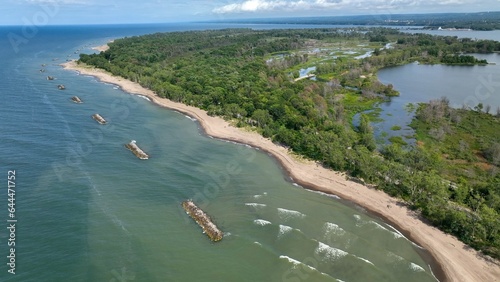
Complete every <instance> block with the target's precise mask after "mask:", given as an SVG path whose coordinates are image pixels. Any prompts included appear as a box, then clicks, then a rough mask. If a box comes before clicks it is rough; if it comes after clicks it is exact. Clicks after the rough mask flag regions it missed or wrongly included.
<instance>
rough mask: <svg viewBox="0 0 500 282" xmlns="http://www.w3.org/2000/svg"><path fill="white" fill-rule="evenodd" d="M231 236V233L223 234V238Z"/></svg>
mask: <svg viewBox="0 0 500 282" xmlns="http://www.w3.org/2000/svg"><path fill="white" fill-rule="evenodd" d="M231 235H232V234H231V232H225V233H224V237H229V236H231Z"/></svg>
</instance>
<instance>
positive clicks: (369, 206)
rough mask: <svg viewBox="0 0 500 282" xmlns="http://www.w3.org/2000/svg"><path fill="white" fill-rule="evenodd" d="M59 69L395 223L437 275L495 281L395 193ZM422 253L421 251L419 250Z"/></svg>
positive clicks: (133, 90) (184, 109) (138, 89)
mask: <svg viewBox="0 0 500 282" xmlns="http://www.w3.org/2000/svg"><path fill="white" fill-rule="evenodd" d="M62 66H63V67H64V69H67V70H73V71H77V72H79V73H80V74H83V75H90V76H93V77H96V78H98V79H99V80H100V81H102V82H106V83H111V84H115V85H118V86H120V87H121V88H122V90H123V91H125V92H127V93H130V94H136V95H143V96H145V97H148V98H149V99H150V100H151V102H153V103H154V104H156V105H158V106H161V107H164V108H168V109H172V110H175V111H178V112H181V113H183V114H186V115H188V116H191V117H193V118H195V119H197V121H198V122H199V123H200V125H201V127H202V129H203V131H204V132H205V133H206V134H207V135H209V136H212V137H214V138H218V139H223V140H228V141H234V142H237V143H241V144H248V145H250V146H252V147H257V148H259V149H261V150H262V151H264V152H266V153H268V154H269V155H271V156H272V157H273V158H274V159H276V160H277V161H278V162H279V163H280V164H281V167H282V169H283V170H284V171H285V172H286V173H287V174H288V176H289V177H291V178H292V179H293V181H294V182H295V183H297V184H299V185H301V186H303V187H305V188H307V189H311V190H316V191H321V192H325V193H328V194H334V195H337V196H339V197H341V198H342V199H343V200H347V201H349V202H351V203H354V204H356V205H359V206H361V207H363V208H365V209H366V210H367V211H368V212H369V213H370V214H372V215H375V216H378V217H380V218H382V219H383V220H384V221H386V222H388V223H390V224H391V225H393V226H394V227H396V228H397V229H398V230H399V231H401V233H402V234H403V235H404V236H405V237H407V238H408V239H409V240H411V241H412V242H414V243H416V244H418V245H420V246H421V247H423V248H424V249H425V250H426V253H428V254H429V255H428V256H429V258H426V260H427V259H428V260H430V262H431V263H430V264H431V268H432V271H433V272H434V275H435V276H436V277H437V278H438V279H440V280H441V281H500V263H499V262H498V261H496V260H494V259H491V258H488V257H486V258H485V257H484V256H483V255H482V254H480V253H479V252H477V251H475V250H474V249H472V248H470V247H468V246H467V245H465V244H464V243H462V242H461V241H459V240H458V239H456V238H455V237H453V236H451V235H448V234H445V233H444V232H442V231H440V230H439V229H437V228H435V227H433V226H431V225H429V224H427V223H426V222H424V221H423V220H422V219H421V218H420V216H419V215H418V213H415V212H414V211H411V210H409V209H408V208H407V207H406V205H405V204H404V203H402V202H401V201H400V200H399V199H396V198H392V197H390V196H389V195H387V194H385V193H384V192H382V191H380V190H376V189H373V188H369V187H367V186H365V185H362V184H359V183H355V182H353V181H349V180H346V178H345V175H344V174H343V173H339V172H335V171H333V170H330V169H326V168H324V167H322V166H321V165H319V164H318V163H316V162H314V161H310V160H305V159H299V158H296V157H295V156H294V155H292V154H290V152H289V151H288V149H286V148H284V147H281V146H279V145H276V144H274V143H273V142H272V141H271V140H270V139H267V138H264V137H263V136H261V135H260V134H258V133H256V132H250V131H244V130H241V129H239V128H236V127H234V126H232V125H230V124H229V122H227V121H225V120H224V119H222V118H221V117H212V116H208V115H207V113H206V112H205V111H204V110H201V109H199V108H196V107H192V106H188V105H185V104H182V103H178V102H173V101H171V100H168V99H166V98H161V97H158V96H157V95H156V94H155V93H154V92H153V91H152V90H149V89H146V88H143V87H142V86H140V85H139V84H138V83H134V82H132V81H129V80H127V79H124V78H122V77H117V76H113V75H111V74H110V73H107V72H105V71H104V70H101V69H97V68H95V67H88V66H87V67H85V66H79V65H77V64H76V62H75V61H71V62H67V63H64V64H62ZM424 256H425V254H424Z"/></svg>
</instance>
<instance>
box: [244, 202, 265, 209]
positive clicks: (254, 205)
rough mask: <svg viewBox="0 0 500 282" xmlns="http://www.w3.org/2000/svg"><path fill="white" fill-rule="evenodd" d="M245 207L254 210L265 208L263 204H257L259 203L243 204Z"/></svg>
mask: <svg viewBox="0 0 500 282" xmlns="http://www.w3.org/2000/svg"><path fill="white" fill-rule="evenodd" d="M245 206H249V207H254V208H264V207H266V205H265V204H259V203H245Z"/></svg>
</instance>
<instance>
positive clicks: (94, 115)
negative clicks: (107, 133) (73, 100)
mask: <svg viewBox="0 0 500 282" xmlns="http://www.w3.org/2000/svg"><path fill="white" fill-rule="evenodd" d="M77 98H78V97H77ZM80 102H81V101H80ZM92 118H93V119H94V120H95V121H97V122H98V123H100V124H106V123H107V121H106V120H105V119H104V118H103V117H102V116H101V115H100V114H93V115H92Z"/></svg>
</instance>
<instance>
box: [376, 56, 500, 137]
mask: <svg viewBox="0 0 500 282" xmlns="http://www.w3.org/2000/svg"><path fill="white" fill-rule="evenodd" d="M475 56H476V57H478V58H481V59H486V60H487V61H488V62H490V63H496V64H495V65H487V66H445V65H420V64H418V63H413V64H408V65H404V66H398V67H392V68H386V69H382V70H380V71H379V72H378V78H379V80H380V81H381V82H382V83H384V84H388V83H392V84H393V85H394V88H395V89H396V90H398V91H399V92H400V96H399V97H394V98H392V99H391V101H390V102H387V103H383V104H382V105H381V108H382V112H381V114H380V118H381V119H383V121H382V122H375V123H372V126H373V127H374V130H375V132H376V134H377V136H379V137H380V136H381V135H382V133H383V132H386V133H387V137H390V136H394V135H401V134H403V135H406V136H411V135H412V134H413V130H412V129H411V128H409V127H408V124H409V123H410V122H411V120H412V118H413V113H410V112H408V111H407V110H406V106H407V105H408V104H410V103H413V104H415V105H416V103H424V102H428V101H430V100H433V99H439V98H441V97H447V98H448V99H449V100H450V105H451V106H453V107H455V108H460V107H462V106H463V105H466V106H468V107H470V108H474V107H475V106H476V105H477V104H479V103H482V104H483V105H484V106H486V105H489V106H490V107H491V111H490V113H496V109H497V108H498V107H500V55H499V54H475ZM395 125H396V126H400V127H402V130H401V131H393V130H391V127H393V126H395ZM406 141H407V142H410V143H412V138H406Z"/></svg>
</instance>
